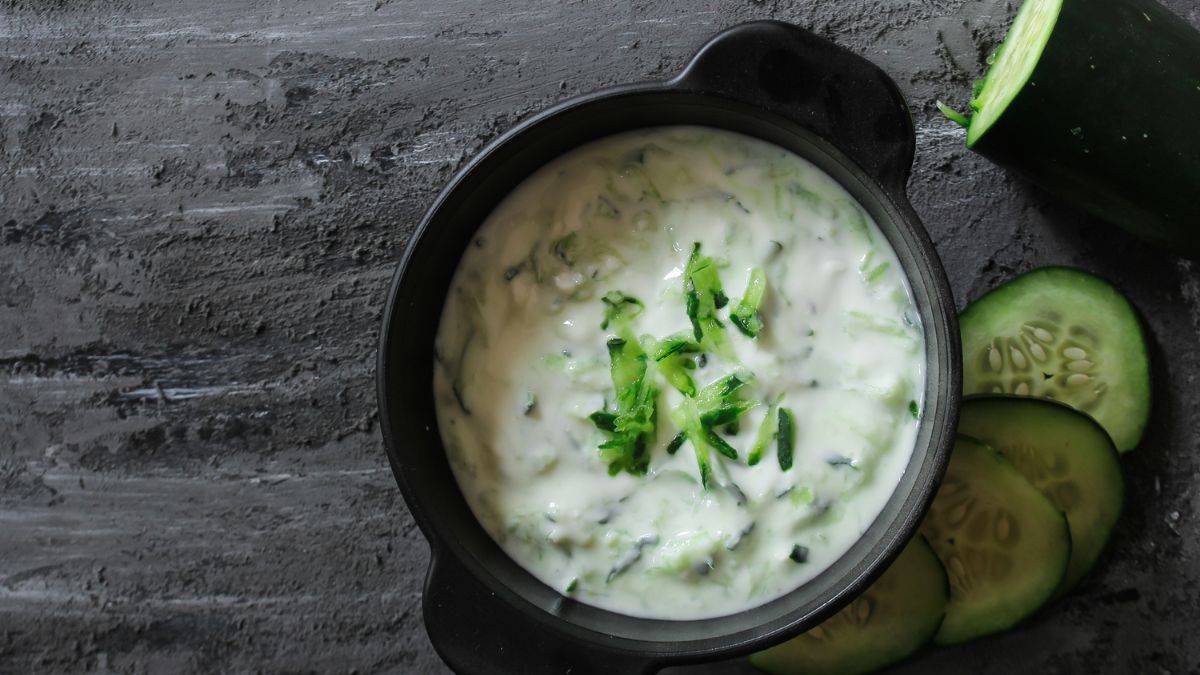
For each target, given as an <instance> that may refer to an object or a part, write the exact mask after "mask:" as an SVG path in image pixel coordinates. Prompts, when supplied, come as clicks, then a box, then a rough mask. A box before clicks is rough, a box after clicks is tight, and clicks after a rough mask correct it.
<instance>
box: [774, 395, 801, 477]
mask: <svg viewBox="0 0 1200 675" xmlns="http://www.w3.org/2000/svg"><path fill="white" fill-rule="evenodd" d="M775 440H776V452H777V453H778V455H779V468H780V469H783V470H784V471H787V470H788V469H790V468H792V460H793V457H794V453H795V447H796V416H795V415H794V414H792V411H791V410H788V409H787V408H780V409H779V430H778V432H777V435H776V437H775Z"/></svg>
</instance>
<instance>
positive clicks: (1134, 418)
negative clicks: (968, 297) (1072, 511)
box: [960, 267, 1150, 452]
mask: <svg viewBox="0 0 1200 675" xmlns="http://www.w3.org/2000/svg"><path fill="white" fill-rule="evenodd" d="M960 328H961V333H962V346H963V393H964V394H1017V395H1019V396H1033V397H1039V398H1050V399H1054V400H1057V401H1062V402H1063V403H1066V404H1068V405H1070V406H1071V407H1073V408H1075V409H1076V410H1080V411H1082V412H1085V413H1087V414H1088V415H1091V416H1092V417H1093V418H1094V419H1095V420H1096V421H1097V422H1099V423H1100V425H1101V426H1102V427H1104V429H1105V430H1106V431H1107V432H1108V434H1109V436H1111V437H1112V439H1113V442H1114V443H1115V444H1116V446H1117V449H1118V450H1120V451H1122V452H1125V451H1128V450H1132V449H1133V448H1134V447H1136V446H1137V444H1138V441H1140V440H1141V437H1142V433H1143V432H1144V431H1145V428H1146V423H1147V421H1148V420H1149V416H1150V361H1149V357H1148V352H1147V349H1146V341H1145V336H1144V335H1143V333H1142V326H1141V321H1140V319H1139V318H1138V316H1137V313H1136V312H1134V310H1133V307H1132V306H1131V305H1130V304H1129V301H1128V300H1126V299H1125V296H1123V295H1121V293H1120V292H1119V291H1117V289H1115V288H1113V287H1112V285H1111V284H1109V283H1108V282H1106V281H1104V280H1103V279H1099V278H1097V277H1095V276H1092V275H1091V274H1088V273H1087V272H1083V271H1081V270H1076V269H1071V268H1065V267H1044V268H1041V269H1037V270H1034V271H1032V272H1029V273H1026V274H1023V275H1021V276H1019V277H1017V278H1016V279H1013V280H1012V281H1009V282H1008V283H1006V284H1004V285H1002V286H1000V287H998V288H996V289H995V290H993V291H991V292H989V293H987V294H986V295H984V296H983V297H981V298H979V299H978V300H976V301H974V302H972V303H971V304H970V305H969V306H967V308H966V309H965V310H964V311H963V313H962V315H961V317H960Z"/></svg>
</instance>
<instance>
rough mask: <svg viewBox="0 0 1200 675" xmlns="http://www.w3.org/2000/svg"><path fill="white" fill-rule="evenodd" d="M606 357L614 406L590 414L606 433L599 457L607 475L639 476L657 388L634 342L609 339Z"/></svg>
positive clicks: (651, 429)
mask: <svg viewBox="0 0 1200 675" xmlns="http://www.w3.org/2000/svg"><path fill="white" fill-rule="evenodd" d="M608 356H609V359H610V360H611V361H612V382H613V388H614V389H616V392H617V401H616V408H617V409H616V412H615V413H610V412H608V411H604V410H602V411H597V412H595V413H592V415H591V420H592V423H593V424H595V425H596V427H597V428H599V429H601V430H603V431H605V432H607V433H608V434H609V435H610V438H609V440H607V441H605V442H604V443H601V444H600V458H601V459H602V460H604V462H605V463H607V464H608V473H609V475H616V474H618V473H620V472H621V471H628V472H629V473H631V474H634V475H642V474H645V473H646V469H647V468H648V467H649V465H650V454H649V453H648V452H647V445H648V444H649V442H650V441H651V440H652V439H653V438H654V430H655V414H656V412H657V411H656V408H657V404H658V388H657V387H655V386H654V383H653V382H652V381H651V378H650V377H648V376H647V371H648V370H649V367H648V364H647V361H648V359H647V357H646V353H645V352H643V351H642V348H641V347H640V346H639V345H638V344H637V342H636V341H634V340H626V339H624V338H613V339H611V340H609V341H608Z"/></svg>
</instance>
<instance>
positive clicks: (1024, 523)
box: [750, 267, 1150, 675]
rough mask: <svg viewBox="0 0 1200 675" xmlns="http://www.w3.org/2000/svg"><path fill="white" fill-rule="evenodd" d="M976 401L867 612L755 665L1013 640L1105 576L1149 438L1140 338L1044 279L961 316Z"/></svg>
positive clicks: (781, 669)
mask: <svg viewBox="0 0 1200 675" xmlns="http://www.w3.org/2000/svg"><path fill="white" fill-rule="evenodd" d="M961 329H962V344H963V359H964V362H965V363H964V365H965V367H964V375H963V378H964V382H963V391H964V393H965V394H966V395H967V396H966V398H965V400H964V401H963V405H962V411H961V417H960V420H959V427H958V430H959V437H958V439H957V441H956V443H955V446H954V450H953V453H952V455H951V457H950V465H949V468H948V469H947V471H946V476H945V478H944V480H943V481H942V485H941V487H940V489H939V490H938V493H937V496H936V497H935V498H934V501H933V505H932V507H931V508H930V510H929V513H928V515H927V516H926V518H925V522H924V523H923V524H922V525H921V529H920V534H919V535H917V536H916V537H915V538H914V539H913V540H912V541H911V542H909V544H908V546H907V548H905V549H904V551H903V552H902V553H901V554H900V556H899V557H898V558H897V559H896V561H895V562H894V563H892V566H891V567H890V568H889V569H888V570H887V571H886V572H885V573H884V574H883V575H882V576H881V577H880V578H879V579H878V580H877V581H876V582H875V583H874V584H873V585H872V586H871V587H870V588H868V589H867V590H866V591H865V592H864V593H863V594H862V595H861V596H860V597H859V598H858V599H856V600H854V601H853V602H852V603H850V604H849V605H848V606H846V607H845V608H843V609H842V610H841V611H840V612H838V613H837V614H836V615H834V616H833V617H832V618H830V619H828V620H827V621H825V622H824V623H823V624H821V625H820V626H817V627H816V628H813V629H812V630H810V631H808V632H807V633H804V634H803V635H801V636H799V637H797V638H795V639H793V640H791V641H789V642H786V643H784V644H781V645H779V646H777V647H774V648H772V649H769V650H767V651H765V652H761V653H759V654H755V655H754V656H752V657H751V659H750V660H751V662H752V663H753V664H754V665H756V666H758V667H759V668H760V669H762V670H764V671H766V672H768V673H772V674H774V675H796V674H801V673H805V674H808V673H822V674H828V675H834V674H836V675H851V674H856V673H869V672H872V671H874V670H876V669H878V668H882V667H884V666H887V665H889V664H892V663H895V662H897V661H900V660H901V659H904V658H906V657H908V656H909V655H911V654H912V653H914V652H916V651H917V650H918V649H920V648H921V647H922V646H924V645H925V644H927V643H929V642H933V643H934V644H939V645H949V644H959V643H963V642H967V641H969V640H973V639H975V638H979V637H982V636H984V635H988V634H991V633H996V632H999V631H1003V630H1006V629H1008V628H1011V627H1013V626H1015V625H1016V624H1018V623H1019V622H1021V621H1022V620H1024V619H1025V618H1027V617H1028V616H1030V615H1031V614H1033V613H1034V612H1036V611H1037V610H1038V609H1039V608H1040V607H1041V606H1042V605H1043V604H1045V603H1046V602H1048V601H1050V600H1052V599H1054V598H1056V597H1059V596H1061V595H1063V594H1064V593H1067V592H1068V591H1070V590H1071V589H1072V588H1073V587H1074V586H1075V585H1076V584H1077V583H1078V582H1079V580H1080V579H1081V578H1083V576H1084V575H1085V574H1087V572H1088V571H1089V570H1090V569H1091V568H1092V566H1093V565H1095V563H1096V561H1097V560H1098V559H1099V557H1100V553H1101V552H1102V551H1103V549H1104V545H1105V544H1106V543H1107V541H1108V538H1109V535H1110V534H1111V533H1112V531H1113V527H1114V525H1115V524H1116V522H1117V518H1118V517H1119V516H1120V513H1121V504H1122V501H1123V497H1124V493H1125V484H1124V479H1123V478H1122V475H1121V466H1120V461H1119V456H1120V453H1122V452H1126V451H1128V450H1132V449H1133V448H1134V447H1135V446H1137V444H1138V441H1139V440H1140V439H1141V436H1142V432H1143V430H1144V429H1145V428H1146V421H1147V417H1148V416H1149V412H1150V368H1149V361H1148V358H1147V353H1146V345H1145V339H1144V337H1143V334H1142V328H1141V323H1140V321H1139V320H1138V317H1137V315H1136V313H1135V312H1134V310H1133V308H1132V307H1131V306H1130V304H1129V302H1128V301H1127V300H1126V299H1125V298H1124V297H1123V296H1122V295H1121V294H1120V293H1119V292H1117V290H1116V289H1114V288H1113V287H1112V286H1111V285H1109V284H1108V283H1107V282H1105V281H1102V280H1100V279H1097V278H1096V277H1094V276H1092V275H1090V274H1087V273H1086V272H1082V271H1079V270H1074V269H1066V268H1057V267H1052V268H1043V269H1039V270H1035V271H1033V272H1030V273H1028V274H1025V275H1023V276H1021V277H1018V278H1017V279H1015V280H1013V281H1010V282H1009V283H1007V284H1005V285H1003V286H1001V287H1000V288H997V289H995V290H993V291H992V292H990V293H988V294H987V295H984V296H983V297H982V298H980V299H978V300H976V301H975V302H974V303H972V304H971V305H970V306H969V307H967V309H966V310H965V311H964V312H963V313H962V316H961Z"/></svg>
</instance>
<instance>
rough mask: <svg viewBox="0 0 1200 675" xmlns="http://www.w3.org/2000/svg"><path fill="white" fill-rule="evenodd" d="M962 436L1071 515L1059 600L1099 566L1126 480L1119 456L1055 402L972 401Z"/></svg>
mask: <svg viewBox="0 0 1200 675" xmlns="http://www.w3.org/2000/svg"><path fill="white" fill-rule="evenodd" d="M958 430H959V432H961V433H964V434H966V435H968V436H971V437H972V438H977V439H979V440H980V441H982V442H984V443H987V444H988V445H989V446H991V447H992V448H994V449H995V450H996V451H997V452H999V453H1000V454H1002V455H1004V456H1005V457H1007V458H1008V460H1009V461H1010V462H1012V464H1013V466H1014V467H1016V469H1017V471H1020V472H1021V475H1022V476H1025V478H1026V480H1028V481H1029V482H1030V483H1033V486H1034V487H1035V488H1037V489H1038V490H1040V491H1041V492H1042V494H1044V495H1046V498H1047V499H1049V500H1050V501H1051V502H1053V503H1054V505H1055V506H1056V507H1058V509H1059V510H1060V511H1062V512H1063V513H1065V514H1066V516H1067V523H1068V524H1069V525H1070V528H1071V560H1070V562H1069V563H1068V564H1067V575H1066V577H1064V578H1063V582H1062V586H1061V587H1060V588H1059V591H1058V593H1059V595H1061V594H1063V593H1066V592H1067V591H1069V590H1071V588H1073V587H1074V586H1075V584H1076V583H1078V582H1079V580H1080V579H1081V578H1082V577H1083V575H1085V574H1087V572H1088V570H1090V569H1091V568H1092V566H1093V565H1095V564H1096V560H1097V559H1098V558H1099V557H1100V552H1101V551H1103V550H1104V545H1105V544H1106V543H1107V542H1108V538H1109V535H1111V534H1112V530H1113V526H1114V525H1116V523H1117V518H1118V517H1120V515H1121V503H1122V501H1123V500H1124V496H1125V479H1124V478H1123V477H1122V475H1121V464H1120V462H1119V461H1118V460H1117V448H1116V447H1115V446H1114V445H1113V443H1112V440H1111V439H1110V438H1109V437H1108V434H1107V433H1105V431H1104V429H1103V428H1102V427H1101V426H1100V425H1099V424H1097V423H1096V422H1095V420H1093V419H1092V418H1090V417H1088V416H1087V415H1084V414H1082V413H1079V412H1076V411H1075V410H1072V409H1071V408H1069V407H1067V406H1065V405H1063V404H1061V403H1055V402H1053V401H1041V400H1037V399H1030V398H1018V397H1014V396H974V397H971V398H968V399H967V400H966V401H964V402H963V406H962V412H961V413H960V416H959V419H958Z"/></svg>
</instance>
